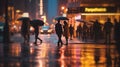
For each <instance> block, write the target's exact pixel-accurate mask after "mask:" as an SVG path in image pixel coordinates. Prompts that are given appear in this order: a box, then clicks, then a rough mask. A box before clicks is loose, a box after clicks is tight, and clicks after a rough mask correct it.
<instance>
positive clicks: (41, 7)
mask: <svg viewBox="0 0 120 67" xmlns="http://www.w3.org/2000/svg"><path fill="white" fill-rule="evenodd" d="M40 15H43V0H40Z"/></svg>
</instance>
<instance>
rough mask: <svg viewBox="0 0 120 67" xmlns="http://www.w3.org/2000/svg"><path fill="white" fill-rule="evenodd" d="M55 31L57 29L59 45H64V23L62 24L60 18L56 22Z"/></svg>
mask: <svg viewBox="0 0 120 67" xmlns="http://www.w3.org/2000/svg"><path fill="white" fill-rule="evenodd" d="M55 31H56V34H57V36H58V43H57V45H58V46H60V45H63V42H62V39H61V37H62V34H63V30H62V25H61V24H60V20H58V22H57V23H56V24H55Z"/></svg>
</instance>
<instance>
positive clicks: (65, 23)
mask: <svg viewBox="0 0 120 67" xmlns="http://www.w3.org/2000/svg"><path fill="white" fill-rule="evenodd" d="M63 30H64V31H63V35H64V37H65V40H66V44H65V45H68V33H69V27H68V23H67V22H66V21H64V25H63Z"/></svg>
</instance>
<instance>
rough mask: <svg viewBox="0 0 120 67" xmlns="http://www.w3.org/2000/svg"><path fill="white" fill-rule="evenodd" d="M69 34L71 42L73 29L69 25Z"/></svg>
mask: <svg viewBox="0 0 120 67" xmlns="http://www.w3.org/2000/svg"><path fill="white" fill-rule="evenodd" d="M69 33H70V40H72V38H73V34H74V27H73V26H72V24H70V27H69Z"/></svg>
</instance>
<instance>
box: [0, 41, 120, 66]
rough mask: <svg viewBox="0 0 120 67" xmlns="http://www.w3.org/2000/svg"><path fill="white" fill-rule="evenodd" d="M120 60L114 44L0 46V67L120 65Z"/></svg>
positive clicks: (14, 44)
mask: <svg viewBox="0 0 120 67" xmlns="http://www.w3.org/2000/svg"><path fill="white" fill-rule="evenodd" d="M118 61H119V60H118V54H117V52H116V49H115V46H114V45H110V46H106V45H105V44H69V45H68V46H65V45H63V46H62V47H58V46H56V44H52V43H42V44H41V45H38V46H35V45H34V44H32V43H30V44H29V45H28V44H18V43H13V44H9V45H3V44H1V45H0V67H118V65H119V62H118Z"/></svg>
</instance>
